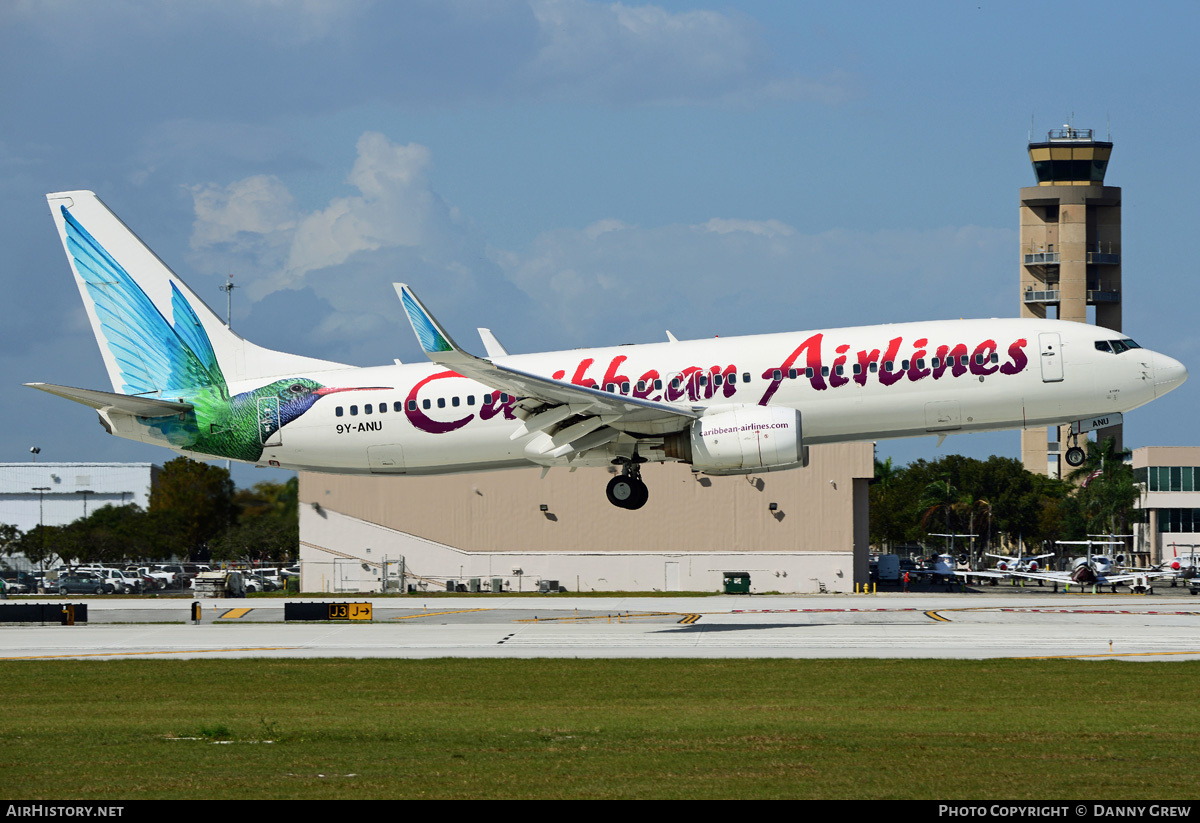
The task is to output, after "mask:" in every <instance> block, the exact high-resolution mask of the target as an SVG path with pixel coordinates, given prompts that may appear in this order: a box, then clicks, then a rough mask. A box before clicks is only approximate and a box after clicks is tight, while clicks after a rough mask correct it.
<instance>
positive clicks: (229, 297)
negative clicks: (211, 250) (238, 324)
mask: <svg viewBox="0 0 1200 823" xmlns="http://www.w3.org/2000/svg"><path fill="white" fill-rule="evenodd" d="M217 288H219V289H220V290H221V291H223V292H225V328H227V329H229V330H230V331H232V330H233V290H234V289H236V288H238V287H237V286H236V285H234V283H233V272H230V273H229V280H228V282H226V283H225V285H224V286H217Z"/></svg>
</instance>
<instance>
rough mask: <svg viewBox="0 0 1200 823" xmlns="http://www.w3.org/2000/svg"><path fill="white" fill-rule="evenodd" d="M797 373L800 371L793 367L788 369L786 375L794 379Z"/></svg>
mask: <svg viewBox="0 0 1200 823" xmlns="http://www.w3.org/2000/svg"><path fill="white" fill-rule="evenodd" d="M799 373H800V372H798V371H796V370H795V369H788V377H790V378H791V379H792V380H795V379H796V375H798V374H799Z"/></svg>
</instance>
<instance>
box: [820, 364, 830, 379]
mask: <svg viewBox="0 0 1200 823" xmlns="http://www.w3.org/2000/svg"><path fill="white" fill-rule="evenodd" d="M821 376H822V377H828V376H829V367H828V366H822V367H821Z"/></svg>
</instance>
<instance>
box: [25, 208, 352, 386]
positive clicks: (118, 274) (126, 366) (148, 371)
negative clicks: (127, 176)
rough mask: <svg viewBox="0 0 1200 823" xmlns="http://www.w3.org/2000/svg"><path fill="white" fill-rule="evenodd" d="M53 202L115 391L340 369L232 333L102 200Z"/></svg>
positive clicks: (56, 220)
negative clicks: (252, 341)
mask: <svg viewBox="0 0 1200 823" xmlns="http://www.w3.org/2000/svg"><path fill="white" fill-rule="evenodd" d="M46 199H47V201H48V202H49V204H50V210H51V214H52V216H53V217H54V224H55V226H56V227H57V228H58V233H59V238H60V239H61V240H62V244H63V249H64V250H65V251H66V254H67V259H68V261H69V262H70V264H71V269H72V271H73V272H74V275H75V283H76V285H77V286H78V287H79V294H80V296H81V297H82V298H83V303H84V306H85V308H86V310H87V314H88V319H89V320H90V321H91V324H92V332H93V333H94V334H95V336H96V341H97V343H98V344H99V346H100V351H101V354H102V355H103V357H104V365H105V367H106V368H107V369H108V376H109V380H110V381H111V383H112V387H113V390H114V391H115V392H117V393H119V394H125V395H139V396H142V397H150V398H159V399H171V400H183V399H185V398H186V397H187V395H188V394H189V393H190V392H192V391H194V390H196V389H204V390H206V391H216V392H218V393H225V392H226V390H227V383H229V382H234V381H237V380H242V379H254V378H260V377H268V376H273V375H282V374H289V373H297V372H312V371H323V370H326V369H330V368H339V367H340V364H337V363H329V362H326V361H322V360H313V359H310V358H306V357H297V356H295V355H289V354H284V353H282V352H274V351H271V350H269V349H263V348H260V347H258V346H255V345H253V344H252V343H249V342H247V341H246V340H244V339H242V338H241V337H240V336H238V335H237V334H234V332H233V331H232V330H230V329H229V328H228V327H227V326H226V325H225V323H224V322H222V320H221V319H220V317H218V316H217V314H216V313H215V312H214V311H213V310H212V309H211V308H209V307H208V305H207V304H205V302H204V301H203V300H201V299H200V298H199V297H198V296H197V295H196V293H195V292H193V291H192V290H191V289H190V288H188V286H187V284H186V283H184V282H183V281H182V280H181V279H180V278H179V277H178V276H177V275H176V274H175V273H174V272H172V271H171V269H170V268H168V267H167V265H166V263H164V262H163V261H162V260H161V259H159V257H158V256H157V255H155V254H154V252H153V251H151V250H150V249H149V248H148V247H147V246H146V244H145V243H143V242H142V241H141V239H140V238H139V237H138V236H137V235H136V234H134V233H133V231H132V230H131V229H130V228H129V227H128V226H126V225H125V224H124V223H123V222H121V219H120V218H118V217H117V216H116V215H115V214H113V212H112V211H111V210H110V209H109V208H108V207H107V206H106V205H105V204H104V203H103V202H102V201H101V200H100V198H99V197H97V196H96V195H95V194H94V193H92V192H90V191H69V192H56V193H54V194H48V195H46Z"/></svg>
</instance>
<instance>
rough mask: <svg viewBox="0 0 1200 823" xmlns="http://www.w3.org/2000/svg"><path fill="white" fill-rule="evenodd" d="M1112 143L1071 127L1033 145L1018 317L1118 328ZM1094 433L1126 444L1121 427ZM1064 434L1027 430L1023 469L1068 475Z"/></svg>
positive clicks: (1117, 199)
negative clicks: (1107, 180)
mask: <svg viewBox="0 0 1200 823" xmlns="http://www.w3.org/2000/svg"><path fill="white" fill-rule="evenodd" d="M1112 148H1113V144H1112V143H1110V142H1105V141H1100V140H1096V139H1095V138H1094V135H1093V133H1092V130H1091V129H1076V128H1073V127H1071V126H1064V127H1062V128H1061V129H1052V130H1051V131H1050V132H1049V134H1048V135H1047V137H1046V139H1045V140H1043V141H1039V142H1031V143H1030V144H1029V160H1030V162H1031V163H1032V164H1033V173H1034V178H1035V180H1036V182H1037V185H1035V186H1028V187H1026V188H1022V189H1021V233H1020V244H1021V266H1020V271H1021V284H1020V288H1021V292H1020V294H1021V296H1020V316H1021V317H1057V318H1058V319H1060V320H1073V321H1075V322H1078V323H1088V322H1093V323H1095V324H1096V325H1099V326H1104V327H1105V328H1109V329H1112V330H1113V331H1120V330H1121V190H1120V189H1119V188H1117V187H1115V186H1106V185H1104V175H1105V173H1106V172H1107V171H1108V161H1109V158H1110V157H1111V156H1112ZM1096 436H1097V439H1098V440H1099V441H1103V440H1105V439H1106V438H1109V437H1111V438H1114V439H1115V442H1116V446H1117V448H1118V449H1120V448H1121V447H1122V445H1123V444H1122V431H1121V426H1119V425H1117V426H1110V427H1108V428H1105V429H1101V430H1099V431H1098V432H1097V433H1096ZM1066 437H1067V428H1066V427H1063V430H1062V431H1061V432H1060V431H1059V430H1057V429H1053V428H1052V429H1048V430H1042V429H1036V430H1033V429H1030V430H1026V431H1023V432H1022V433H1021V459H1022V461H1023V462H1024V464H1025V468H1027V469H1028V470H1030V471H1035V472H1038V473H1046V474H1050V475H1052V476H1065V475H1066V474H1067V471H1069V469H1070V467H1067V466H1062V465H1060V453H1061V452H1065V450H1066V446H1065V445H1064V444H1065V441H1066ZM1060 447H1061V450H1060Z"/></svg>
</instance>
